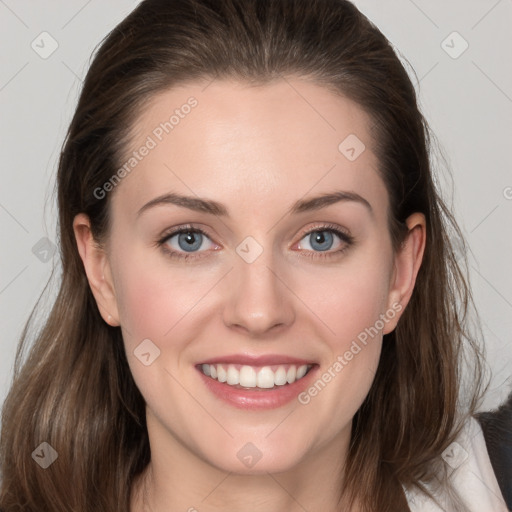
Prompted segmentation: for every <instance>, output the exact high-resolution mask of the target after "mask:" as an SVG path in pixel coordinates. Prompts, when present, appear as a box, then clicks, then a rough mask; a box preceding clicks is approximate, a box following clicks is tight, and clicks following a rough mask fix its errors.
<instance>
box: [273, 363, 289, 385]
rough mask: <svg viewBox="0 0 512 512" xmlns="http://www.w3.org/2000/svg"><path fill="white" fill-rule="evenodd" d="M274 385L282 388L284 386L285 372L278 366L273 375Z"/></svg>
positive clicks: (282, 367)
mask: <svg viewBox="0 0 512 512" xmlns="http://www.w3.org/2000/svg"><path fill="white" fill-rule="evenodd" d="M274 383H275V385H276V386H283V385H284V384H286V370H285V369H284V366H280V367H279V368H278V369H277V372H276V373H275V375H274Z"/></svg>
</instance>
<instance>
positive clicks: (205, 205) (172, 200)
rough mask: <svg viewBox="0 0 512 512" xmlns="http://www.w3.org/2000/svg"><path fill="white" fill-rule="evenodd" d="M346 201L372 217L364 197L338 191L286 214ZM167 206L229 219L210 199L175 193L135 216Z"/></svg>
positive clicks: (298, 204)
mask: <svg viewBox="0 0 512 512" xmlns="http://www.w3.org/2000/svg"><path fill="white" fill-rule="evenodd" d="M346 201H350V202H356V203H359V204H362V205H363V206H365V207H366V209H367V210H368V211H369V212H370V213H371V214H372V215H373V209H372V206H371V204H370V203H369V202H368V201H367V200H366V199H365V198H364V197H362V196H360V195H359V194H357V193H355V192H348V191H343V190H338V191H335V192H331V193H329V194H321V195H318V196H315V197H312V198H309V199H299V200H298V201H296V202H295V203H294V204H293V205H292V206H291V208H290V209H289V210H288V212H287V213H290V214H292V215H293V214H298V213H304V212H309V211H315V210H320V209H321V208H325V207H327V206H330V205H332V204H335V203H339V202H346ZM167 204H173V205H176V206H181V207H183V208H187V209H189V210H193V211H196V212H203V213H208V214H210V215H217V216H220V217H229V211H228V209H227V208H226V207H225V206H224V205H223V204H221V203H218V202H217V201H213V200H211V199H202V198H199V197H192V196H183V195H179V194H175V193H168V194H163V195H161V196H158V197H155V198H154V199H152V200H151V201H149V202H148V203H146V204H145V205H144V206H142V208H140V209H139V211H138V212H137V216H140V215H141V214H142V213H144V212H145V211H147V210H149V209H151V208H154V207H155V206H161V205H167Z"/></svg>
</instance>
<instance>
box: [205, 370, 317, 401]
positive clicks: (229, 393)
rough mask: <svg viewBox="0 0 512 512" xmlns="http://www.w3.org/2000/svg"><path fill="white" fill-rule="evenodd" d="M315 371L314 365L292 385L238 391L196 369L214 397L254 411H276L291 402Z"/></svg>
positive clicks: (308, 383) (304, 387) (307, 384)
mask: <svg viewBox="0 0 512 512" xmlns="http://www.w3.org/2000/svg"><path fill="white" fill-rule="evenodd" d="M317 369H318V365H315V366H313V368H311V370H309V372H308V373H307V374H306V375H305V376H304V377H302V379H299V380H296V381H295V382H294V383H293V384H285V385H284V386H278V387H274V388H270V389H261V388H257V387H256V388H250V389H238V388H234V387H233V386H230V385H229V384H226V383H224V382H219V381H218V380H217V379H212V378H211V377H208V376H207V375H205V374H204V373H203V372H202V371H201V370H200V369H199V368H197V371H198V372H199V374H200V375H201V377H202V378H203V382H204V383H205V385H206V387H207V388H208V389H209V390H210V391H211V392H212V393H213V394H214V395H215V396H216V397H218V398H220V399H221V400H223V401H224V402H227V403H228V404H230V405H232V406H234V407H238V408H239V409H250V410H255V409H276V408H277V407H281V406H283V405H285V404H287V403H289V402H291V401H292V400H293V399H294V398H297V396H298V395H299V393H301V392H302V391H304V389H306V388H307V387H308V386H309V385H310V383H311V381H312V379H313V378H314V374H315V373H316V370H317Z"/></svg>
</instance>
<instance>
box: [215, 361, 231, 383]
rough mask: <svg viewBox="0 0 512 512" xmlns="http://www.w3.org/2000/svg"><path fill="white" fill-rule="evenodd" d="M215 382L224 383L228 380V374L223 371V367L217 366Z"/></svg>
mask: <svg viewBox="0 0 512 512" xmlns="http://www.w3.org/2000/svg"><path fill="white" fill-rule="evenodd" d="M217 380H218V381H219V382H226V381H227V380H228V373H227V372H226V370H224V367H223V366H220V365H219V366H217Z"/></svg>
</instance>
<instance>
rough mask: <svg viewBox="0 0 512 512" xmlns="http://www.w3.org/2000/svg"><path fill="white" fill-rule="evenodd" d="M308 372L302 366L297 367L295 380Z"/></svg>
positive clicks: (305, 367) (306, 368) (304, 366)
mask: <svg viewBox="0 0 512 512" xmlns="http://www.w3.org/2000/svg"><path fill="white" fill-rule="evenodd" d="M307 371H308V367H307V366H306V365H305V364H303V365H302V366H299V367H298V368H297V376H296V377H295V378H296V379H297V380H299V379H302V377H304V375H306V372H307Z"/></svg>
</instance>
